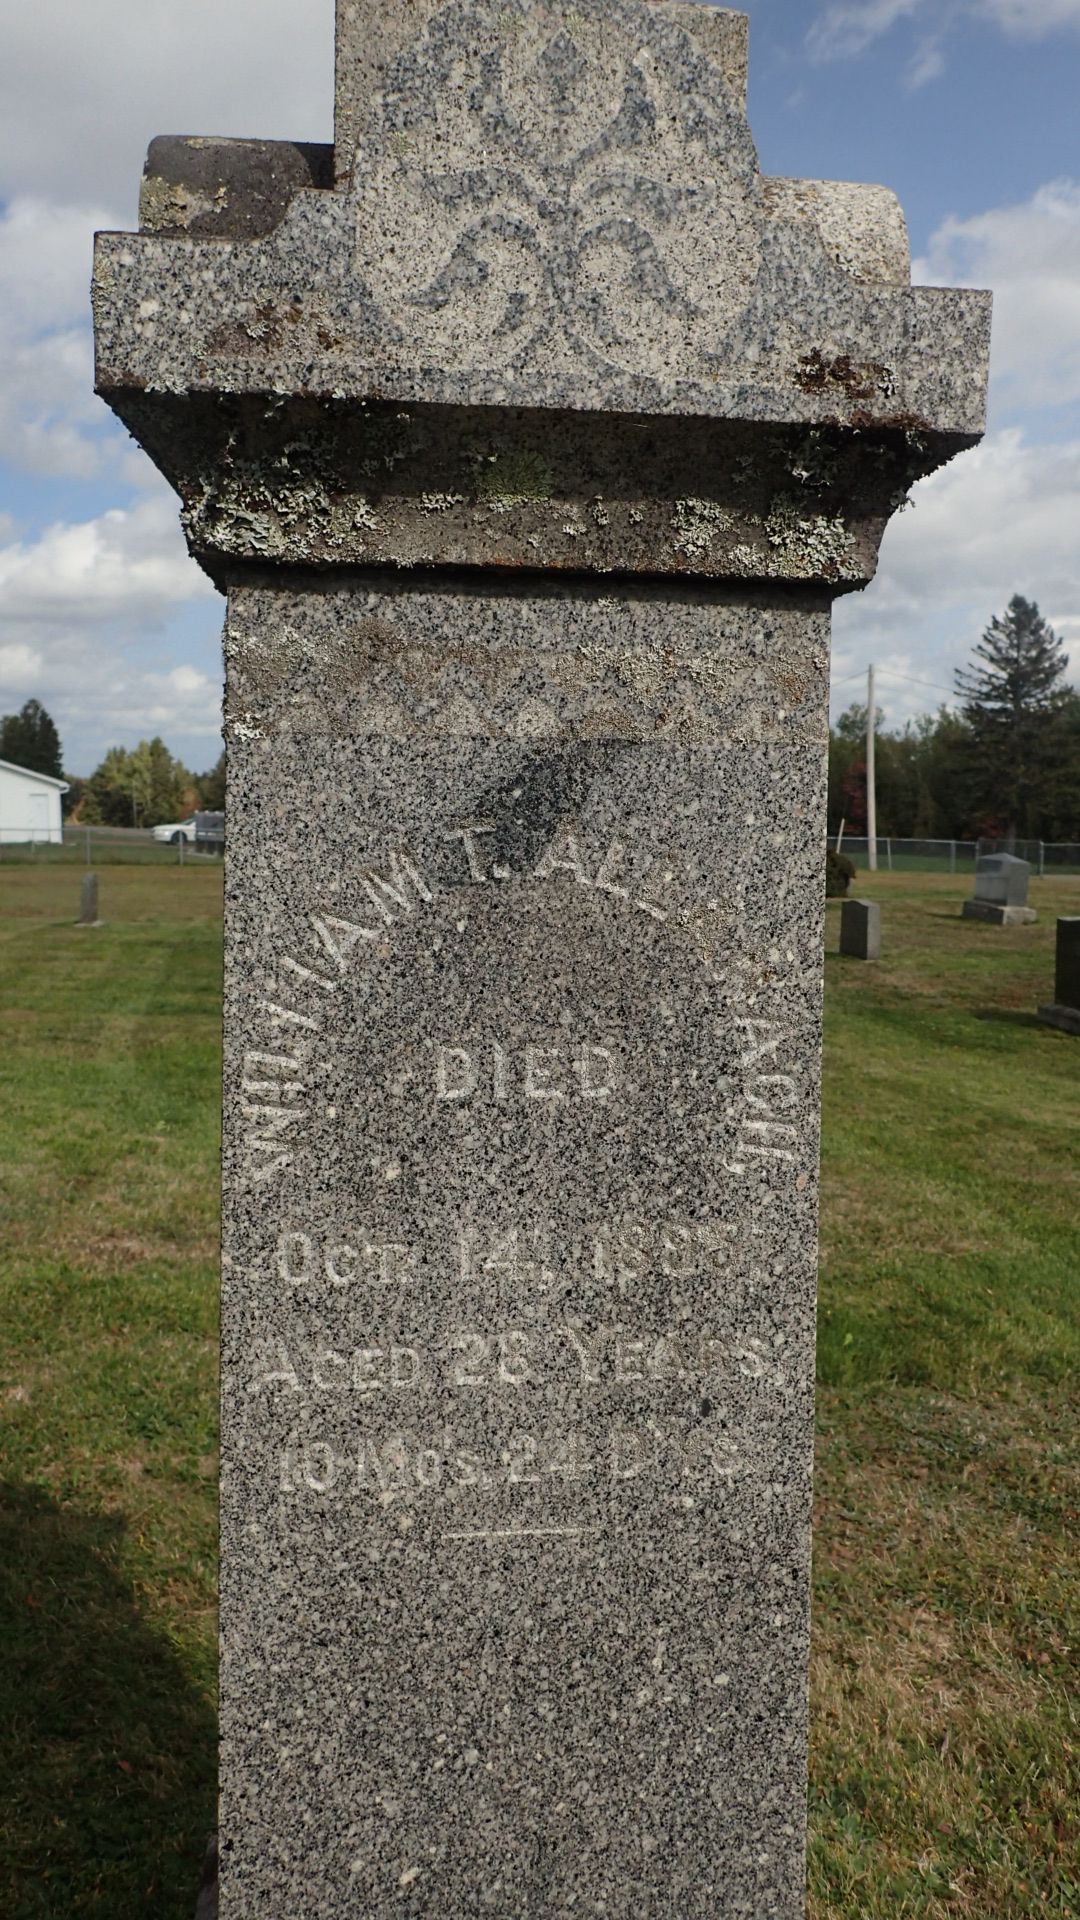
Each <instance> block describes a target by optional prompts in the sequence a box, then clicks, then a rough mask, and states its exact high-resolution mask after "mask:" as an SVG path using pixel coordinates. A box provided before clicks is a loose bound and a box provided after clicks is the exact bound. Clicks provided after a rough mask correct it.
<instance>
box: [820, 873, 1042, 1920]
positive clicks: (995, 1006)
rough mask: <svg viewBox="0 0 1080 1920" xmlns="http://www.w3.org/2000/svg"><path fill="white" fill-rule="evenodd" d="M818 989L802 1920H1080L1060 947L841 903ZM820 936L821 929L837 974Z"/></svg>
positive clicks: (948, 906) (953, 920) (1025, 932)
mask: <svg viewBox="0 0 1080 1920" xmlns="http://www.w3.org/2000/svg"><path fill="white" fill-rule="evenodd" d="M856 885H857V890H858V893H859V895H860V897H862V898H876V899H879V900H880V901H881V902H882V906H883V914H884V928H885V951H884V957H883V959H882V961H881V962H880V963H878V964H877V965H873V966H866V965H862V964H860V963H859V962H855V961H851V960H843V959H841V958H840V956H839V955H838V954H837V953H836V952H835V951H832V952H830V953H829V955H828V958H827V961H826V975H827V1019H826V1071H825V1112H824V1121H825V1125H824V1150H823V1151H824V1179H823V1207H822V1261H821V1307H820V1318H819V1329H820V1331H819V1342H818V1374H819V1414H818V1430H819V1439H818V1464H817V1512H816V1529H815V1577H814V1585H815V1613H814V1627H815V1634H814V1648H815V1652H814V1666H813V1690H812V1705H813V1730H814V1731H813V1751H812V1785H811V1913H812V1915H813V1917H814V1920H834V1917H835V1920H839V1916H844V1920H848V1916H856V1915H858V1916H871V1917H872V1920H877V1917H878V1916H881V1920H884V1916H885V1915H889V1916H893V1917H895V1920H901V1916H902V1917H904V1920H906V1917H907V1916H920V1917H921V1916H927V1920H930V1916H934V1917H935V1920H936V1917H937V1916H942V1917H943V1920H944V1916H946V1915H949V1916H965V1917H966V1916H971V1920H975V1916H978V1920H987V1917H988V1916H993V1920H1029V1917H1030V1916H1031V1915H1034V1914H1048V1915H1050V1914H1052V1915H1060V1916H1066V1915H1071V1916H1075V1915H1077V1914H1080V1706H1078V1701H1077V1688H1076V1681H1077V1672H1078V1666H1077V1648H1078V1646H1080V1592H1078V1584H1077V1554H1076V1539H1077V1522H1078V1519H1080V1450H1078V1447H1077V1437H1076V1435H1077V1414H1078V1411H1080V1409H1078V1395H1077V1390H1076V1381H1077V1378H1078V1361H1080V1312H1078V1307H1080V1278H1078V1259H1077V1253H1078V1243H1077V1222H1078V1220H1080V1154H1078V1153H1077V1138H1076V1135H1077V1083H1078V1076H1080V1040H1077V1039H1075V1038H1072V1037H1070V1036H1068V1035H1065V1034H1061V1033H1057V1032H1055V1031H1054V1030H1053V1029H1051V1028H1048V1027H1043V1026H1041V1025H1040V1024H1039V1023H1038V1021H1037V1020H1036V1019H1035V1018H1034V1009H1035V1008H1036V1007H1037V1006H1038V1005H1039V1004H1040V1003H1045V1002H1046V1001H1047V1000H1049V999H1050V998H1052V982H1053V940H1054V919H1055V916H1056V915H1057V914H1058V913H1076V912H1078V911H1080V885H1078V884H1077V882H1076V881H1068V880H1065V881H1050V880H1045V881H1041V882H1038V883H1037V884H1036V885H1035V886H1034V887H1033V903H1034V904H1035V905H1036V906H1037V907H1038V910H1039V914H1040V920H1039V924H1038V925H1037V926H1035V927H1023V928H1015V929H1002V928H995V927H990V926H984V925H982V924H980V923H978V922H973V921H962V920H960V919H959V918H958V911H959V902H960V901H961V899H962V898H963V896H964V894H965V892H966V891H967V890H968V886H967V884H966V883H965V882H964V881H963V880H962V879H960V880H953V881H949V880H947V879H939V878H934V877H929V876H922V877H919V878H916V877H913V876H911V875H903V876H901V875H899V874H894V875H887V874H877V875H876V876H869V875H860V876H859V879H858V881H857V883H856ZM838 920H839V906H838V905H835V906H831V907H830V910H829V936H828V941H827V944H828V946H829V947H830V948H832V949H835V947H836V945H837V930H838Z"/></svg>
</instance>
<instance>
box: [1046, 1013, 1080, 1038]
mask: <svg viewBox="0 0 1080 1920" xmlns="http://www.w3.org/2000/svg"><path fill="white" fill-rule="evenodd" d="M1039 1019H1040V1020H1041V1021H1042V1022H1043V1023H1044V1025H1045V1026H1048V1027H1060V1028H1061V1031H1062V1033H1080V1007H1040V1008H1039Z"/></svg>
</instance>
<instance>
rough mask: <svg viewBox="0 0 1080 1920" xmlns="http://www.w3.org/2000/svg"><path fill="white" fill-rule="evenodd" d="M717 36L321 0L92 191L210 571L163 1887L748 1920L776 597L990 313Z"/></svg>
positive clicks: (806, 950)
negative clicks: (218, 1624) (192, 1759)
mask: <svg viewBox="0 0 1080 1920" xmlns="http://www.w3.org/2000/svg"><path fill="white" fill-rule="evenodd" d="M745 49H746V23H745V21H744V20H743V19H742V18H741V17H740V16H736V15H730V14H720V13H717V12H715V11H713V10H711V9H705V8H697V7H693V6H685V5H660V6H643V5H639V4H637V3H636V0H579V4H578V7H577V9H576V10H575V11H574V12H573V13H570V14H567V13H566V12H565V11H564V10H563V9H561V8H558V7H555V6H550V5H547V4H545V3H544V0H531V4H519V3H517V0H509V4H507V0H498V4H486V3H484V0H477V4H471V0H452V3H451V4H449V5H446V6H443V7H441V8H439V7H436V6H435V5H432V4H428V0H417V3H416V4H413V5H411V6H409V7H407V8H399V9H396V10H386V9H382V8H376V7H375V6H374V5H369V4H361V3H360V0H343V4H342V6H341V7H340V8H339V40H338V87H337V101H338V144H337V149H336V152H335V153H333V154H330V153H329V152H327V151H326V150H316V149H311V148H304V149H300V148H295V147H284V148H279V147H276V146H274V145H273V144H272V143H258V142H239V143H224V142H212V143H207V142H205V141H200V142H198V143H191V144H189V143H187V142H184V141H167V142H158V143H155V146H154V148H153V149H152V150H151V157H150V162H149V166H148V173H147V178H146V181H145V183H144V193H143V201H142V208H143V214H142V218H143V231H142V233H141V234H140V235H138V236H131V235H104V236H101V238H100V239H99V243H98V252H97V261H96V272H95V302H96V317H97V329H98V383H99V387H100V390H101V391H102V392H103V393H104V394H105V395H106V396H107V398H108V399H109V401H110V403H111V404H112V405H113V406H114V407H115V408H116V410H117V412H118V413H119V414H120V415H121V417H122V418H123V419H124V420H126V421H127V422H128V424H129V425H130V427H131V428H132V430H133V432H134V433H135V434H136V435H137V436H138V438H139V439H140V440H141V441H142V443H143V444H144V445H145V446H146V447H147V448H148V449H149V451H150V452H151V453H152V455H153V457H154V458H155V459H156V460H157V462H158V464H159V465H160V466H161V467H162V469H163V471H165V472H166V473H167V474H168V475H169V477H170V478H171V479H172V480H173V482H174V484H175V485H176V487H177V489H178V491H179V492H180V494H181V497H182V501H183V515H184V524H185V527H186V529H187V533H188V538H189V541H190V543H191V546H192V549H193V551H194V552H195V553H196V554H197V556H198V558H199V559H200V560H201V562H202V563H203V565H204V566H205V567H206V568H207V569H208V571H209V572H210V573H211V575H212V577H213V578H214V579H215V580H217V581H218V582H219V583H220V584H221V585H222V586H223V587H225V588H226V589H227V591H228V595H229V614H228V624H227V631H226V643H225V645H226V660H227V670H228V689H227V708H226V731H227V739H228V753H229V800H228V809H229V857H228V883H227V895H228V898H227V928H226V969H227V971H226V1003H225V1044H226V1082H225V1088H226V1091H225V1148H224V1156H225V1157H224V1167H225V1219H224V1268H223V1283H222V1284H223V1323H222V1342H223V1351H222V1360H223V1463H222V1742H223V1744H222V1836H221V1839H222V1850H221V1859H222V1868H221V1900H222V1908H221V1910H222V1915H223V1920H248V1917H249V1916H250V1917H251V1920H254V1916H256V1915H258V1916H259V1917H260V1920H265V1916H267V1915H278V1914H288V1915H289V1916H290V1920H303V1916H305V1915H312V1916H314V1915H316V1914H319V1915H325V1914H338V1913H340V1914H345V1913H361V1912H362V1913H363V1914H365V1915H372V1916H374V1915H380V1916H381V1915H390V1914H395V1915H397V1914H413V1915H435V1914H439V1915H443V1914H445V1915H453V1916H456V1915H466V1914H476V1913H492V1914H502V1915H505V1914H507V1913H510V1912H513V1913H521V1914H524V1913H529V1914H536V1915H541V1914H551V1915H554V1914H569V1913H582V1914H585V1913H601V1912H602V1913H604V1914H606V1915H608V1916H610V1920H620V1917H625V1920H629V1916H631V1915H633V1916H635V1920H637V1916H652V1917H653V1920H695V1916H701V1920H704V1917H705V1916H709V1920H715V1917H716V1916H722V1917H726V1916H735V1915H751V1914H752V1915H754V1916H765V1915H770V1916H779V1917H780V1920H791V1916H794V1915H797V1914H798V1913H800V1912H801V1910H802V1904H803V1860H804V1815H805V1768H806V1681H807V1637H808V1618H807V1616H808V1573H809V1546H810V1479H811V1457H812V1430H813V1367H814V1291H815V1244H816V1196H817V1135H818V1092H819V1088H818V1082H819V1059H820V1007H821V967H822V914H823V901H822V891H823V889H822V872H821V869H822V863H823V857H824V819H825V813H824V803H825V793H824V781H825V762H826V740H827V731H826V715H827V700H828V640H829V613H830V607H831V602H832V600H833V598H834V597H835V595H836V594H837V593H838V592H841V591H845V590H848V589H851V588H854V587H857V586H860V585H862V584H863V583H864V582H865V581H866V580H867V579H868V578H869V577H870V575H871V574H872V572H873V568H874V565H875V560H876V553H877V548H878V543H879V541H880V537H881V533H882V530H883V528H884V526H885V523H886V521H887V519H888V516H889V514H890V513H891V512H892V511H893V510H894V508H895V507H896V506H897V505H898V504H899V503H900V501H901V500H902V499H903V498H904V496H905V494H906V492H907V489H908V487H909V486H910V484H911V482H912V481H913V480H914V479H915V478H916V477H918V476H919V475H920V474H923V473H926V472H928V471H930V470H931V469H932V468H934V467H935V466H937V465H939V464H940V463H941V462H942V461H943V460H945V459H947V458H949V457H950V456H951V455H952V454H953V453H955V452H957V451H959V450H960V449H962V448H963V447H965V446H969V445H971V444H972V443H973V441H974V440H975V439H976V438H977V437H978V435H979V433H980V431H981V429H982V424H983V402H984V387H985V374H986V353H987V332H988V319H989V311H988V300H987V297H986V296H985V295H981V294H977V293H972V292H969V291H963V292H952V291H948V290H941V289H927V288H914V289H913V288H912V287H911V286H910V284H909V274H908V263H907V249H906V235H905V231H904V224H903V219H902V216H901V214H900V211H899V209H898V207H897V206H896V203H895V201H894V200H893V199H892V197H891V196H890V195H888V194H887V193H885V192H884V191H882V190H881V189H877V188H868V189H863V188H857V187H847V186H838V187H834V186H830V185H827V184H823V183H819V182H807V181H786V180H767V179H763V178H762V177H761V175H760V174H759V172H758V168H757V163H756V158H755V154H754V149H753V145H752V142H751V139H750V135H749V131H748V129H747V126H746V121H745V110H744V83H745V64H746V62H745ZM208 156H210V157H209V158H208ZM211 162H212V163H213V164H212V165H211Z"/></svg>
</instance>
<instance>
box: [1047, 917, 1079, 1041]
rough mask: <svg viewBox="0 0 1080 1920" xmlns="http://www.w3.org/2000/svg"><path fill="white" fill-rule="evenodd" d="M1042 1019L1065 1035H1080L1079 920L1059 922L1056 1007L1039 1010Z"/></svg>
mask: <svg viewBox="0 0 1080 1920" xmlns="http://www.w3.org/2000/svg"><path fill="white" fill-rule="evenodd" d="M1039 1019H1040V1020H1045V1022H1046V1024H1047V1026H1048V1027H1060V1028H1061V1029H1062V1031H1063V1032H1064V1033H1080V918H1076V917H1075V916H1070V917H1069V918H1067V919H1062V920H1059V921H1058V923H1057V962H1056V965H1055V968H1054V1004H1053V1006H1052V1007H1040V1008H1039Z"/></svg>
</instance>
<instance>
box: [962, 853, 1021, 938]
mask: <svg viewBox="0 0 1080 1920" xmlns="http://www.w3.org/2000/svg"><path fill="white" fill-rule="evenodd" d="M1030 878H1031V868H1030V866H1029V865H1028V862H1027V861H1026V860H1018V859H1016V857H1015V855H1014V854H1011V853H987V854H983V855H982V856H981V857H980V858H979V859H978V860H976V862H975V893H974V896H973V898H972V899H970V900H965V901H964V914H963V917H964V919H965V920H989V921H990V922H991V923H992V924H993V925H994V926H997V927H1020V926H1026V925H1028V924H1029V923H1030V922H1031V921H1032V920H1035V919H1037V918H1038V916H1037V914H1036V912H1035V909H1034V907H1029V906H1028V904H1027V897H1028V881H1029V880H1030Z"/></svg>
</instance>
